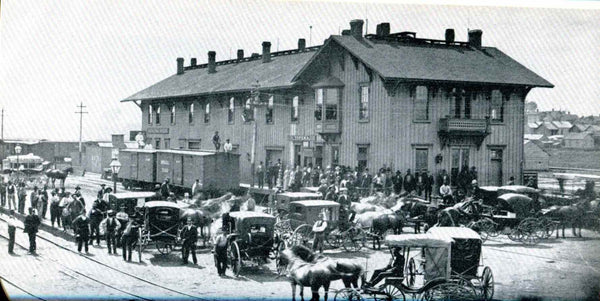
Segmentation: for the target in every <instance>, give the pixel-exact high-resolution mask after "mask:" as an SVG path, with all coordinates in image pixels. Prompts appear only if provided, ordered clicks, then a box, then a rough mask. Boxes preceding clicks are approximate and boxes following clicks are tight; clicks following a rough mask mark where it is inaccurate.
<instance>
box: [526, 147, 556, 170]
mask: <svg viewBox="0 0 600 301" xmlns="http://www.w3.org/2000/svg"><path fill="white" fill-rule="evenodd" d="M524 152H525V166H524V168H525V170H526V171H544V170H548V169H549V167H548V166H549V161H550V154H549V153H548V152H546V151H545V150H544V149H542V148H541V147H539V146H538V145H537V144H536V143H534V142H533V141H531V140H525V142H524Z"/></svg>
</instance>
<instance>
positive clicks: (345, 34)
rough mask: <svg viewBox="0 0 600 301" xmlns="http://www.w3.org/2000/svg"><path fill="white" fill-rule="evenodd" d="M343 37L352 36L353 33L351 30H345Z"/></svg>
mask: <svg viewBox="0 0 600 301" xmlns="http://www.w3.org/2000/svg"><path fill="white" fill-rule="evenodd" d="M342 35H343V36H351V35H352V32H351V31H350V29H344V30H342Z"/></svg>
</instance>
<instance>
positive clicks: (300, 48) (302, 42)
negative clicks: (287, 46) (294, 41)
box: [298, 39, 306, 51]
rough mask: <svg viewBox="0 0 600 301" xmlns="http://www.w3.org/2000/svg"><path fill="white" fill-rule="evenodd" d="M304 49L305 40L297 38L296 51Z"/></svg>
mask: <svg viewBox="0 0 600 301" xmlns="http://www.w3.org/2000/svg"><path fill="white" fill-rule="evenodd" d="M305 49H306V40H305V39H298V51H304V50H305Z"/></svg>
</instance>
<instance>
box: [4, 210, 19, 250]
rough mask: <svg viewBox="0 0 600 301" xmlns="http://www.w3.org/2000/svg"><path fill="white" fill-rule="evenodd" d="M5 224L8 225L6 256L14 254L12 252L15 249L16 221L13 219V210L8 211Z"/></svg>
mask: <svg viewBox="0 0 600 301" xmlns="http://www.w3.org/2000/svg"><path fill="white" fill-rule="evenodd" d="M6 224H7V225H8V254H14V252H13V250H14V248H15V232H16V230H17V219H16V218H15V210H14V209H11V210H10V215H9V216H8V219H7V220H6Z"/></svg>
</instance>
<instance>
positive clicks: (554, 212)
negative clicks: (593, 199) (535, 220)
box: [543, 200, 591, 238]
mask: <svg viewBox="0 0 600 301" xmlns="http://www.w3.org/2000/svg"><path fill="white" fill-rule="evenodd" d="M590 208H591V207H590V201H589V200H581V201H579V202H577V203H575V204H571V205H569V206H552V207H550V208H548V209H547V210H545V211H544V213H543V214H544V216H548V217H550V218H551V219H554V220H558V222H559V223H560V224H559V225H560V226H562V237H563V238H565V228H566V226H567V224H570V225H571V227H572V232H573V236H579V237H581V228H582V227H583V224H584V222H585V217H586V214H587V211H588V210H589V209H590ZM576 228H579V235H577V229H576ZM556 230H557V231H556V238H558V228H557V229H556Z"/></svg>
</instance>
